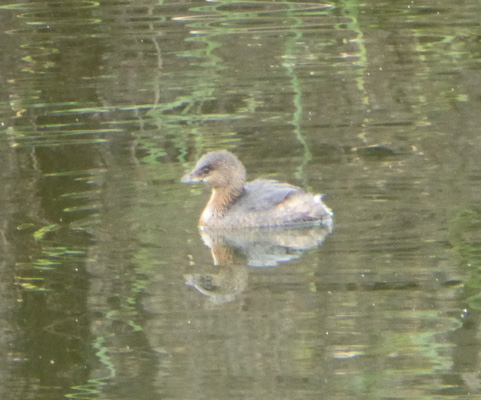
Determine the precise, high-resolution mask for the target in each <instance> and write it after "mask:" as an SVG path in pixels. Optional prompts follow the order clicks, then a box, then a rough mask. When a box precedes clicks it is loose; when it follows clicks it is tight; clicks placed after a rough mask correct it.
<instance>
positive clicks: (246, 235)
mask: <svg viewBox="0 0 481 400" xmlns="http://www.w3.org/2000/svg"><path fill="white" fill-rule="evenodd" d="M329 233H331V227H319V226H314V227H304V228H297V229H296V228H272V229H239V230H231V231H227V230H208V229H206V230H202V231H201V236H202V240H203V241H204V243H205V244H206V246H207V247H209V248H210V250H211V254H212V258H213V261H214V265H215V266H216V268H215V270H214V271H212V272H209V273H207V272H206V273H203V274H186V275H184V277H185V279H186V285H187V286H192V287H195V288H196V289H197V290H198V291H199V292H200V293H202V294H204V295H206V296H209V299H210V300H211V301H212V302H214V303H216V304H222V303H227V302H231V301H233V300H235V298H236V296H237V295H238V294H240V293H242V292H243V291H244V290H245V289H246V287H247V278H248V273H247V267H248V266H249V267H275V266H277V265H278V264H279V263H280V262H288V261H291V260H294V259H297V258H300V257H301V255H302V253H303V252H304V251H306V250H308V249H312V248H314V247H317V246H319V245H321V244H322V242H323V241H324V239H325V237H326V236H327V235H328V234H329Z"/></svg>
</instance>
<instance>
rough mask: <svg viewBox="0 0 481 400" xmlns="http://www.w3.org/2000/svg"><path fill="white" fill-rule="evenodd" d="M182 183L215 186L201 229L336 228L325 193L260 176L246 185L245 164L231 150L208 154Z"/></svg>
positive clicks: (203, 216)
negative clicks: (292, 226)
mask: <svg viewBox="0 0 481 400" xmlns="http://www.w3.org/2000/svg"><path fill="white" fill-rule="evenodd" d="M182 182H185V183H196V182H203V183H206V184H207V185H209V186H210V187H211V188H212V194H211V196H210V199H209V202H208V203H207V205H206V207H205V209H204V211H203V212H202V215H201V217H200V220H199V227H200V228H220V229H223V228H263V227H274V226H290V225H305V224H313V225H325V226H326V227H328V228H329V229H331V227H332V212H331V210H330V209H329V208H328V207H327V206H326V205H325V204H324V203H323V202H322V196H321V195H318V194H312V193H307V192H305V191H304V190H302V189H301V188H298V187H296V186H292V185H289V184H288V183H280V182H277V181H273V180H266V179H257V180H255V181H252V182H249V183H247V184H246V170H245V168H244V166H243V165H242V163H241V162H240V161H239V159H238V158H237V157H236V156H235V155H234V154H232V153H230V152H228V151H216V152H211V153H207V154H206V155H204V156H203V157H202V158H201V159H200V160H199V161H198V162H197V165H196V166H195V168H194V170H193V171H192V172H190V173H189V174H186V175H184V176H183V177H182Z"/></svg>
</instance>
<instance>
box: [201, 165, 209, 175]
mask: <svg viewBox="0 0 481 400" xmlns="http://www.w3.org/2000/svg"><path fill="white" fill-rule="evenodd" d="M209 172H210V168H209V167H205V168H202V175H203V176H206V175H209Z"/></svg>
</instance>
